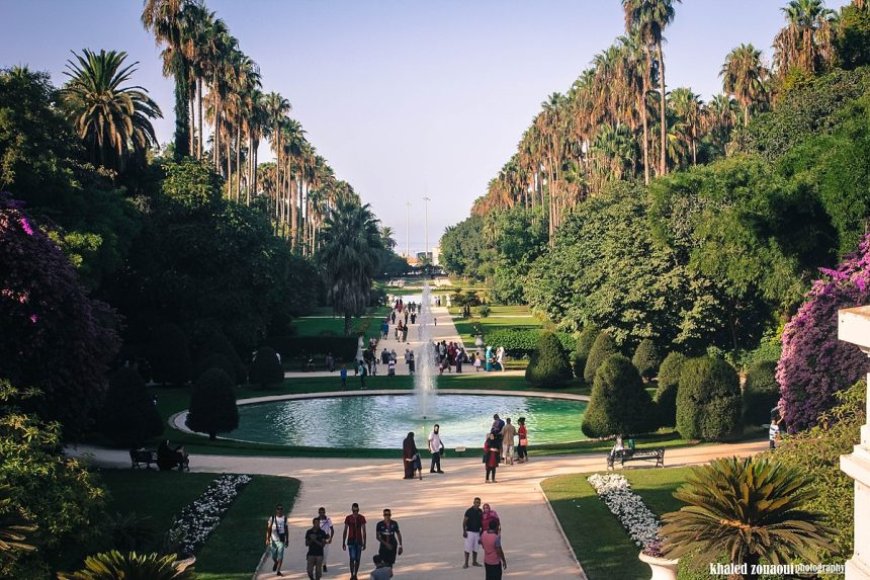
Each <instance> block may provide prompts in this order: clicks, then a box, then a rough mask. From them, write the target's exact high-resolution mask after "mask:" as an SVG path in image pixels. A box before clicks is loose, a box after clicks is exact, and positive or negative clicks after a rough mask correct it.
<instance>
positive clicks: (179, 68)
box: [173, 52, 190, 161]
mask: <svg viewBox="0 0 870 580" xmlns="http://www.w3.org/2000/svg"><path fill="white" fill-rule="evenodd" d="M173 68H174V69H175V160H176V161H181V160H182V159H183V158H185V157H187V156H188V155H190V136H189V133H190V126H189V120H188V117H189V116H190V115H189V113H188V97H189V92H190V89H189V88H188V83H189V82H190V80H189V78H188V76H189V73H188V70H187V64H186V63H185V62H184V59H183V58H182V56H181V53H179V52H176V54H175V56H174V57H173Z"/></svg>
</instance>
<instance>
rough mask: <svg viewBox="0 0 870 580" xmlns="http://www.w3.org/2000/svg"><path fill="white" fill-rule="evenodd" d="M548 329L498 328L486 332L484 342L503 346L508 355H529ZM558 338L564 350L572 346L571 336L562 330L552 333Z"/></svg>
mask: <svg viewBox="0 0 870 580" xmlns="http://www.w3.org/2000/svg"><path fill="white" fill-rule="evenodd" d="M545 332H548V331H545V330H539V329H536V328H499V329H496V330H492V331H489V332H487V333H486V336H485V337H484V339H485V340H486V344H489V345H492V346H493V348H498V347H500V346H503V347H504V349H505V352H506V353H507V355H508V356H510V357H512V358H521V357H524V356H529V357H530V356H531V355H532V354H534V352H535V351H536V350H537V348H538V342H539V341H540V340H541V336H542V335H543V334H544V333H545ZM553 334H555V335H556V338H558V339H559V344H561V345H562V348H563V349H564V350H570V349H571V348H572V347H573V346H574V341H573V338H572V337H571V336H570V335H569V334H567V333H564V332H556V333H553Z"/></svg>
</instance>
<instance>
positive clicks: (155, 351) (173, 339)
mask: <svg viewBox="0 0 870 580" xmlns="http://www.w3.org/2000/svg"><path fill="white" fill-rule="evenodd" d="M148 351H149V352H148V360H149V362H150V368H151V377H150V378H151V379H152V380H153V381H155V382H157V383H161V384H163V385H167V384H169V385H184V384H186V383H187V382H188V381H189V380H190V379H191V375H192V373H193V366H192V363H191V360H190V341H188V339H187V335H186V334H185V333H184V331H183V330H181V328H180V327H179V326H178V325H177V324H171V323H166V324H163V325H161V326H160V327H158V328H157V329H156V330H155V331H154V335H153V336H152V337H151V345H150V348H149V349H148Z"/></svg>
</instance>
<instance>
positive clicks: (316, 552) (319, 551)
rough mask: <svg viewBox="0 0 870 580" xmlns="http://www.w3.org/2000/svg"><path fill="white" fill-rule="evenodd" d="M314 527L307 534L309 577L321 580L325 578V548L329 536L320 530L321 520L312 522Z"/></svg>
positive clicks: (316, 519) (317, 519) (312, 579)
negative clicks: (322, 577)
mask: <svg viewBox="0 0 870 580" xmlns="http://www.w3.org/2000/svg"><path fill="white" fill-rule="evenodd" d="M311 524H312V527H311V528H310V529H309V530H306V532H305V545H306V546H308V554H307V560H308V567H307V571H308V577H309V578H310V579H311V580H320V578H321V576H323V546H324V544H326V540H327V538H329V535H328V534H326V533H325V532H324V531H323V530H322V529H320V518H314V519H313V520H312V521H311Z"/></svg>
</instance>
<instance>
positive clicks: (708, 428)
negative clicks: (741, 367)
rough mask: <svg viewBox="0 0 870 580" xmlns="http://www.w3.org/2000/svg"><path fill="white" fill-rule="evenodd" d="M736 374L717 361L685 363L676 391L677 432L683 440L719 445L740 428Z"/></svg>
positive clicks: (726, 365)
mask: <svg viewBox="0 0 870 580" xmlns="http://www.w3.org/2000/svg"><path fill="white" fill-rule="evenodd" d="M740 419H741V400H740V382H739V379H738V377H737V371H735V370H734V367H732V366H731V365H729V364H728V363H727V362H725V361H724V360H722V359H721V358H717V357H707V356H704V357H698V358H692V359H689V360H687V361H686V362H685V363H684V364H683V369H682V371H681V372H680V384H679V387H678V389H677V431H679V432H680V435H682V436H683V437H684V438H686V439H700V440H703V441H721V440H723V439H725V438H726V437H728V436H731V435H733V434H734V433H735V431H736V430H737V429H738V428H739V427H740V426H741V422H740Z"/></svg>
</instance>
